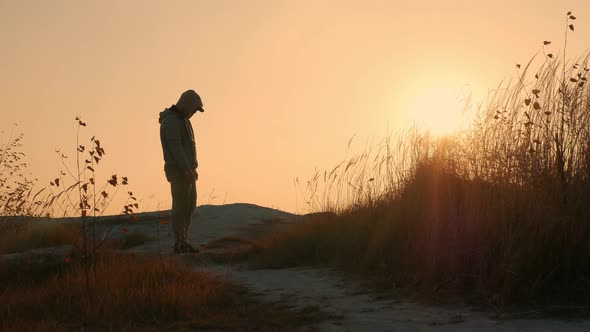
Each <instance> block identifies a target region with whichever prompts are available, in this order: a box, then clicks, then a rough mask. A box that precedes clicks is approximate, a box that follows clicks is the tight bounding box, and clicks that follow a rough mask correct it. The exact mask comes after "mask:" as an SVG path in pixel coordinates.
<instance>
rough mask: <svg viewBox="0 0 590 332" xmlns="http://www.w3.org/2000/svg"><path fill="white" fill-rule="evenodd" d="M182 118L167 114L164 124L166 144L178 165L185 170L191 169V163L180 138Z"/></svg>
mask: <svg viewBox="0 0 590 332" xmlns="http://www.w3.org/2000/svg"><path fill="white" fill-rule="evenodd" d="M180 121H181V120H180V119H178V118H177V117H175V116H167V117H166V118H165V119H164V121H163V123H162V125H163V127H164V128H163V130H164V139H165V141H166V145H167V147H168V150H169V151H170V153H171V154H172V158H174V161H175V162H176V164H177V165H178V167H179V168H180V169H181V170H183V171H184V172H189V171H191V165H190V163H189V160H188V158H187V156H186V155H185V153H184V149H183V148H182V140H181V138H180V131H179V128H181V125H183V124H181V123H179V122H180Z"/></svg>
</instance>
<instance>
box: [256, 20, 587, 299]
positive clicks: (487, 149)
mask: <svg viewBox="0 0 590 332" xmlns="http://www.w3.org/2000/svg"><path fill="white" fill-rule="evenodd" d="M571 17H573V16H571V13H568V19H567V20H566V22H567V23H568V29H573V28H570V27H569V24H571V22H570V21H571V20H572V19H571ZM574 19H575V18H574ZM566 38H567V37H566ZM549 44H550V43H549V42H545V43H544V46H547V45H549ZM543 50H544V54H543V56H544V58H543V63H542V64H541V65H540V66H539V68H538V69H537V70H536V71H533V70H532V69H531V68H532V63H533V62H532V61H531V62H529V64H527V65H525V66H521V65H518V67H519V76H518V78H517V80H516V82H515V83H509V84H502V85H501V86H500V87H498V89H497V90H496V92H495V93H494V94H493V95H492V96H491V98H490V99H489V100H488V102H487V103H486V104H484V105H482V106H481V107H480V109H479V116H478V117H477V121H476V123H475V124H474V126H473V128H471V129H470V130H468V131H466V132H463V133H457V134H456V135H454V136H450V137H446V138H440V139H434V138H432V137H430V136H429V135H428V134H424V133H419V132H416V131H414V132H411V133H408V134H406V136H405V137H402V138H401V139H389V140H385V141H384V142H383V143H381V144H380V145H378V146H377V149H375V150H369V151H368V152H366V153H364V154H361V155H359V156H355V157H352V158H350V159H348V160H345V161H344V162H342V163H340V164H339V165H337V167H335V168H334V169H332V170H329V171H326V172H325V173H324V174H323V176H322V174H321V173H317V174H316V175H315V176H314V177H313V178H312V179H310V180H309V181H308V182H307V185H306V188H307V190H308V191H307V192H308V200H307V201H308V202H309V204H310V207H311V208H312V209H314V210H319V211H326V210H328V211H333V212H336V213H337V215H336V216H329V215H328V216H323V217H321V216H320V217H314V218H312V219H311V220H310V221H308V222H306V223H303V224H302V225H300V226H298V227H295V228H294V229H293V230H292V231H290V232H288V233H286V234H282V235H278V236H275V237H274V238H269V239H266V240H263V241H261V242H259V243H258V249H260V253H259V254H258V256H257V259H258V262H259V263H261V264H264V265H269V266H275V267H280V266H287V265H296V264H302V263H312V264H317V263H319V264H328V265H331V266H335V267H337V268H340V269H343V270H346V271H349V272H353V273H357V274H361V275H365V276H371V277H374V276H378V277H379V279H380V281H385V282H386V283H385V284H387V285H389V287H390V288H392V289H400V288H401V289H412V290H414V291H419V292H422V293H423V294H428V295H430V296H436V295H437V294H440V293H441V292H442V291H445V292H446V291H452V292H458V293H467V294H469V295H470V296H473V297H474V298H477V299H478V300H479V301H484V302H485V301H491V302H494V303H496V304H498V303H504V302H510V303H529V304H531V303H532V304H541V303H563V304H573V303H576V304H580V303H584V304H588V302H590V264H588V262H590V241H589V240H590V204H589V203H590V88H589V87H588V84H586V82H587V77H588V74H589V71H590V69H589V68H588V67H589V66H588V62H589V58H590V54H584V55H583V56H581V57H579V58H577V59H575V60H574V61H568V62H566V61H564V60H565V59H563V60H557V57H556V56H554V55H553V54H551V53H549V52H548V51H546V50H545V48H544V49H543ZM434 111H436V110H433V112H434ZM404 138H405V139H404Z"/></svg>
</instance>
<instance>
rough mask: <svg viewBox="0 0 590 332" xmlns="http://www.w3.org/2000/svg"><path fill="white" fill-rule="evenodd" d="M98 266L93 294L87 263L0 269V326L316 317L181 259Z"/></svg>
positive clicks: (124, 259) (129, 325) (65, 327)
mask: <svg viewBox="0 0 590 332" xmlns="http://www.w3.org/2000/svg"><path fill="white" fill-rule="evenodd" d="M96 268H97V269H98V270H99V274H100V276H101V278H100V279H98V280H97V281H96V283H95V285H94V287H93V288H92V290H91V292H90V293H88V290H87V289H86V281H85V276H84V266H82V264H81V263H80V262H79V261H75V260H72V261H71V262H70V263H65V264H64V265H63V266H61V267H59V268H57V269H52V270H49V271H45V270H41V269H40V270H38V271H28V273H24V274H21V275H17V276H15V275H14V273H13V272H11V271H4V270H3V269H0V281H1V283H0V303H2V306H1V307H0V329H1V330H2V331H74V330H76V331H77V330H88V331H122V330H126V331H128V330H131V331H164V330H166V331H192V330H199V329H213V330H237V329H240V330H254V329H256V330H277V329H278V330H280V329H284V328H288V327H291V328H292V327H295V326H298V325H300V324H303V323H304V321H303V320H304V319H311V321H314V320H315V318H314V317H311V316H310V315H309V314H307V313H303V312H302V313H296V312H289V311H287V310H283V309H279V308H273V307H272V306H265V305H263V304H261V303H259V302H257V301H255V300H254V299H253V298H251V297H250V295H249V293H248V291H247V290H245V289H243V288H241V287H239V286H235V285H232V284H230V283H228V282H227V281H225V280H223V279H222V278H219V277H217V276H213V275H209V274H207V273H202V272H196V271H191V270H189V269H186V268H183V267H181V266H180V265H179V264H171V263H170V264H169V263H166V264H164V265H161V264H159V263H158V262H157V261H156V260H155V259H145V258H139V257H134V256H130V255H118V254H110V253H102V254H101V255H100V256H99V257H97V265H96ZM307 323H309V321H307Z"/></svg>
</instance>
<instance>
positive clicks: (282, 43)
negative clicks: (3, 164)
mask: <svg viewBox="0 0 590 332" xmlns="http://www.w3.org/2000/svg"><path fill="white" fill-rule="evenodd" d="M567 11H573V13H574V15H576V16H577V18H578V19H577V20H576V22H575V25H576V31H575V32H574V33H570V36H569V37H568V54H571V55H572V56H578V55H582V54H583V53H584V52H586V51H587V47H588V45H589V44H588V41H589V40H588V36H590V2H589V1H587V0H565V1H548V0H534V1H533V0H521V1H514V0H497V1H473V0H470V1H459V0H447V1H438V0H422V1H394V0H391V1H376V0H363V1H343V0H340V1H332V0H326V1H322V0H316V1H307V0H298V1H294V0H293V1H291V0H248V1H247V0H218V1H200V0H194V1H181V0H169V1H146V0H143V1H135V0H133V1H132V0H124V1H121V0H117V1H114V0H101V1H86V0H71V1H65V0H54V1H42V0H39V1H30V0H18V1H16V0H14V1H8V0H0V50H1V53H0V119H1V120H2V121H1V122H0V130H1V131H4V132H5V133H4V134H2V135H0V137H1V138H0V139H3V140H4V141H6V139H7V136H8V134H9V133H10V132H11V131H13V130H14V129H13V128H14V126H13V124H17V127H16V128H17V129H16V131H17V132H22V133H23V134H24V141H23V145H24V146H23V151H24V152H25V153H26V154H27V161H29V163H30V164H31V166H30V167H29V169H28V170H29V171H30V172H31V173H32V174H33V176H34V177H36V178H38V179H39V183H40V184H46V183H48V182H49V181H50V180H51V179H53V178H55V176H56V175H58V174H59V172H60V170H62V169H63V166H62V164H61V161H60V160H59V158H58V157H57V155H56V153H55V150H56V149H60V150H61V151H63V152H64V153H66V154H67V155H69V156H74V154H75V148H76V131H77V126H76V121H74V119H75V117H76V116H79V117H81V118H82V120H83V121H84V122H86V123H87V127H85V128H83V129H82V131H81V134H80V138H81V141H82V142H88V140H89V138H90V137H92V136H96V137H97V138H99V139H100V141H101V143H102V146H103V147H104V149H105V152H106V155H105V158H104V160H103V162H102V164H101V165H100V167H99V178H101V177H102V178H104V179H107V178H108V177H109V176H110V174H112V173H113V172H114V173H116V174H118V175H119V176H127V177H128V178H129V182H130V187H129V189H131V190H133V192H134V193H135V196H137V197H138V198H139V199H141V208H142V210H143V211H152V210H157V209H169V208H170V204H171V203H170V202H171V199H170V188H169V184H168V183H167V182H166V179H165V177H164V172H163V157H162V150H161V146H160V138H159V124H158V114H159V112H161V111H162V110H164V108H166V107H169V106H170V105H172V104H174V103H175V102H176V101H177V99H178V97H179V96H180V94H181V93H182V92H183V91H185V90H187V89H194V90H196V91H197V92H198V93H199V94H200V95H201V97H202V99H203V103H204V105H205V109H206V112H205V113H199V114H197V115H196V116H194V117H193V118H192V120H191V122H192V124H193V127H194V129H195V134H196V138H197V151H198V152H197V153H198V159H199V181H198V184H197V188H198V204H199V205H201V204H225V203H234V202H243V203H253V204H258V205H263V206H267V207H272V208H278V209H282V210H285V211H289V212H297V213H304V212H306V210H305V204H304V203H303V202H302V201H301V195H300V193H301V188H299V189H298V188H296V187H295V185H294V180H295V178H299V179H306V178H309V177H311V176H312V175H313V173H314V171H315V170H316V169H319V170H324V169H329V168H331V167H333V166H334V165H336V164H337V163H339V162H340V161H342V160H343V158H344V157H345V155H346V153H347V143H348V141H349V139H350V138H351V137H353V135H354V137H355V145H353V148H352V150H354V149H358V150H357V151H362V149H364V148H366V146H367V144H371V142H373V141H376V140H379V139H380V138H383V137H385V136H386V135H390V134H391V133H395V132H398V131H403V130H406V129H407V128H409V127H410V126H412V125H417V126H422V127H424V128H427V129H430V130H432V131H433V132H439V133H440V134H444V133H446V132H449V131H452V130H456V129H457V124H458V123H460V122H462V121H463V120H462V118H461V114H462V112H461V111H459V109H462V108H461V107H460V105H458V104H459V102H460V100H461V98H462V97H463V96H466V95H471V96H472V97H473V98H474V100H480V99H482V98H485V96H486V95H487V94H488V92H489V91H490V90H491V89H493V88H495V87H496V86H498V84H499V83H500V82H502V81H507V80H509V79H510V78H513V77H514V75H515V74H516V66H515V65H516V64H517V63H526V62H527V61H528V60H529V59H531V57H533V56H534V55H535V54H537V53H539V52H540V50H541V45H542V41H544V40H551V41H553V43H552V44H551V45H549V46H548V50H549V51H552V52H555V53H557V52H558V51H559V50H561V48H562V47H563V35H564V29H565V22H564V20H565V13H566V12H567ZM0 142H1V141H0ZM86 144H87V145H89V144H88V143H86ZM353 152H354V151H353ZM105 181H106V180H105ZM120 196H122V198H124V197H125V195H124V194H123V195H120ZM117 203H118V201H117ZM121 206H122V203H119V204H118V205H117V204H113V205H112V207H111V208H110V210H109V211H108V212H109V213H118V212H119V211H120V207H121Z"/></svg>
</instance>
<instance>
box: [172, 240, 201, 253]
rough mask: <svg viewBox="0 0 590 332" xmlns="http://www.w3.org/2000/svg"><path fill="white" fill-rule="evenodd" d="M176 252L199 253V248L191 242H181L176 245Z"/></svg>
mask: <svg viewBox="0 0 590 332" xmlns="http://www.w3.org/2000/svg"><path fill="white" fill-rule="evenodd" d="M174 253H175V254H185V253H190V254H198V253H199V249H197V248H194V247H193V246H191V245H190V244H189V243H181V244H175V245H174Z"/></svg>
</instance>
